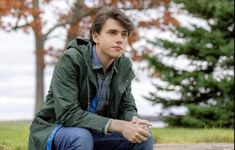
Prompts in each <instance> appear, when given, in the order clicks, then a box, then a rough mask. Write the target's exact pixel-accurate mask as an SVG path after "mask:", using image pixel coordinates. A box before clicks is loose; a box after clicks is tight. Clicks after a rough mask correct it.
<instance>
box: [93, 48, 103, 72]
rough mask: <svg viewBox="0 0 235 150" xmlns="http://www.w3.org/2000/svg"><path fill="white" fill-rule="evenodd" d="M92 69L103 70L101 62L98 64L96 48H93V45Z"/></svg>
mask: <svg viewBox="0 0 235 150" xmlns="http://www.w3.org/2000/svg"><path fill="white" fill-rule="evenodd" d="M92 54H93V56H92V67H93V69H101V68H103V66H102V64H101V62H100V59H99V57H98V55H97V53H96V48H95V45H93V48H92Z"/></svg>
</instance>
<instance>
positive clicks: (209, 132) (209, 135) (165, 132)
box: [151, 128, 234, 143]
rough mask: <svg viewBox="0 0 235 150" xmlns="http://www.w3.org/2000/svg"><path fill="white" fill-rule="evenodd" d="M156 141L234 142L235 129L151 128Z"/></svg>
mask: <svg viewBox="0 0 235 150" xmlns="http://www.w3.org/2000/svg"><path fill="white" fill-rule="evenodd" d="M151 131H152V133H153V136H154V139H155V142H156V143H233V141H234V129H218V128H210V129H188V128H161V129H157V128H154V129H151Z"/></svg>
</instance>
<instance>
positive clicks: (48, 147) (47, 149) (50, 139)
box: [46, 124, 62, 150]
mask: <svg viewBox="0 0 235 150" xmlns="http://www.w3.org/2000/svg"><path fill="white" fill-rule="evenodd" d="M61 127H62V125H61V124H57V125H56V126H55V128H54V130H53V131H52V132H51V135H50V136H49V138H48V140H47V146H46V150H51V148H52V141H53V139H54V136H55V134H56V132H57V131H58V130H59V129H60V128H61Z"/></svg>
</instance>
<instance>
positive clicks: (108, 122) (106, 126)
mask: <svg viewBox="0 0 235 150" xmlns="http://www.w3.org/2000/svg"><path fill="white" fill-rule="evenodd" d="M110 123H111V119H109V120H108V121H107V123H106V125H105V127H104V134H105V135H107V134H108V127H109V124H110Z"/></svg>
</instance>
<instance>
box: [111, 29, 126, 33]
mask: <svg viewBox="0 0 235 150" xmlns="http://www.w3.org/2000/svg"><path fill="white" fill-rule="evenodd" d="M107 31H115V32H116V31H119V30H116V29H107ZM121 32H123V33H128V31H127V30H122V31H121Z"/></svg>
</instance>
